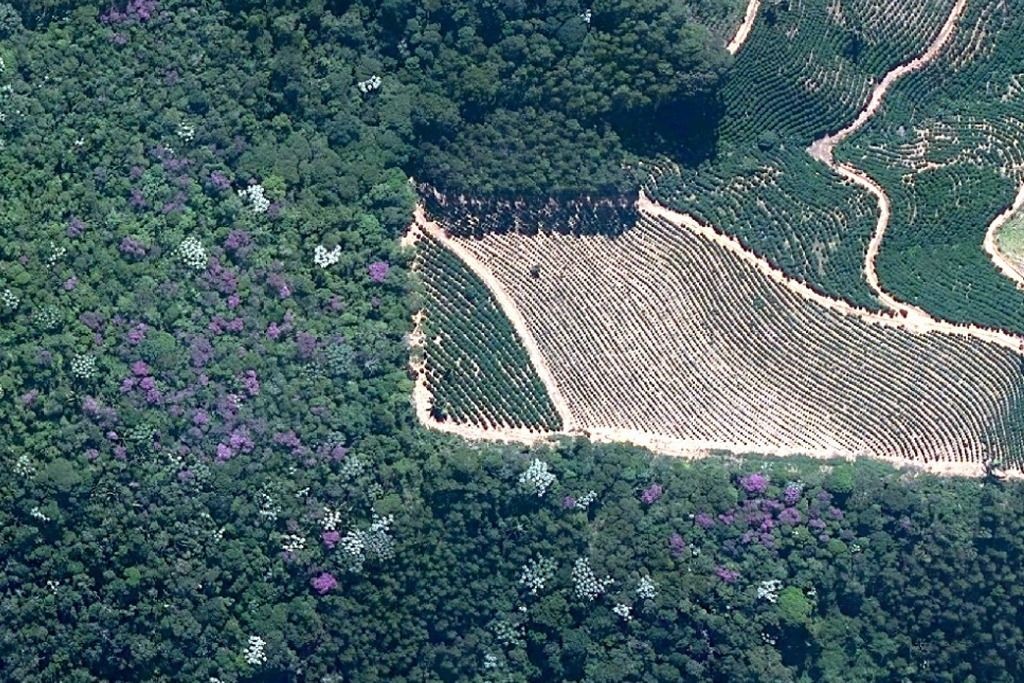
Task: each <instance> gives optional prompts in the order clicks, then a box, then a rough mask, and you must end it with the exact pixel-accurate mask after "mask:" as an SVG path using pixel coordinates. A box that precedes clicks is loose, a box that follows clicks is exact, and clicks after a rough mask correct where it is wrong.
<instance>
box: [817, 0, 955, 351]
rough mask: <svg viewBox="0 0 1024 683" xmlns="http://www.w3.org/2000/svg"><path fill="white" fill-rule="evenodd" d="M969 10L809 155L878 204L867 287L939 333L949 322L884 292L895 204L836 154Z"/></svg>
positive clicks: (881, 84) (942, 44)
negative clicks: (881, 271)
mask: <svg viewBox="0 0 1024 683" xmlns="http://www.w3.org/2000/svg"><path fill="white" fill-rule="evenodd" d="M966 9H967V0H958V2H957V3H956V5H954V6H953V9H952V10H951V11H950V13H949V16H948V17H947V18H946V21H945V23H944V24H943V25H942V28H941V29H940V30H939V34H938V35H937V36H936V37H935V40H933V41H932V43H931V45H929V46H928V49H926V50H925V51H924V52H923V53H922V54H920V55H918V56H917V57H915V58H914V59H912V60H910V61H909V62H906V63H905V64H901V65H899V66H897V67H896V68H894V69H893V70H892V71H890V72H889V73H887V74H886V75H885V77H884V78H882V80H881V82H879V84H878V85H876V86H875V88H874V90H873V91H872V92H871V97H870V98H869V99H868V103H867V105H866V106H865V107H864V109H863V110H861V112H860V114H859V115H858V116H857V118H856V119H854V120H853V122H852V123H851V124H850V125H848V126H846V127H845V128H843V129H842V130H839V131H837V132H836V133H833V134H831V135H826V136H825V137H823V138H821V139H820V140H815V141H814V142H813V143H812V144H811V146H810V147H809V148H808V149H807V151H808V153H809V154H810V155H811V156H812V157H814V158H815V159H817V160H818V161H820V162H822V163H823V164H825V165H826V166H828V167H829V168H831V169H832V170H833V171H834V172H836V173H838V174H839V175H841V176H842V177H844V178H846V179H847V180H849V181H850V182H852V183H854V184H856V185H858V186H860V187H861V188H863V189H865V190H867V191H868V192H869V193H870V194H871V195H873V196H874V197H875V199H876V200H877V201H878V209H879V212H878V223H877V225H876V227H875V232H874V234H873V235H872V236H871V241H870V242H869V243H868V250H867V254H866V256H865V258H864V275H865V277H866V279H867V282H868V286H869V287H870V288H871V290H872V291H873V292H874V293H875V295H876V296H877V297H878V300H879V301H880V302H881V303H882V305H883V306H885V307H886V308H889V309H892V310H894V311H897V312H899V313H900V315H902V316H905V317H906V318H907V320H908V321H909V322H911V323H912V324H913V325H915V326H920V327H922V328H928V327H930V328H931V329H935V330H940V331H943V330H944V329H945V326H946V325H947V323H943V322H941V321H939V320H937V319H935V318H934V317H933V316H931V315H930V314H929V313H928V312H926V311H924V310H923V309H921V308H918V307H917V306H913V305H911V304H908V303H905V302H902V301H900V300H898V299H897V298H896V297H894V296H893V295H891V294H889V293H888V292H887V291H885V289H884V288H883V287H882V285H881V283H880V282H879V280H878V271H877V269H876V267H875V262H876V261H877V260H878V252H879V250H880V249H881V246H882V240H883V239H884V238H885V231H886V230H887V229H888V228H889V221H890V219H891V216H892V205H891V203H890V201H889V196H888V195H887V194H886V193H885V190H884V189H883V188H882V186H881V185H879V184H878V183H877V182H876V181H875V180H874V179H873V178H871V177H870V176H869V175H867V174H866V173H864V171H861V170H860V169H858V168H855V167H853V166H850V165H849V164H842V163H838V162H837V161H836V160H835V154H834V152H835V147H836V145H838V144H839V143H840V142H842V141H843V140H845V139H846V138H848V137H850V136H851V135H853V134H854V133H855V132H857V131H858V130H860V129H861V128H863V127H864V125H865V124H867V122H868V121H870V120H871V117H872V116H874V115H875V114H876V113H877V112H878V110H879V108H881V106H882V103H883V102H884V100H885V95H886V93H887V92H888V91H889V89H890V88H892V86H893V85H894V84H895V83H896V82H897V81H898V80H900V79H901V78H903V77H904V76H907V75H908V74H911V73H914V72H915V71H920V70H921V69H923V68H924V67H926V66H927V65H928V64H930V63H931V62H932V61H934V60H935V58H936V57H938V56H939V55H940V54H941V53H942V50H943V49H944V48H945V47H946V45H947V44H948V43H949V40H950V38H952V37H953V34H954V32H955V31H956V28H957V26H958V24H959V21H960V17H961V16H963V13H964V10H966ZM958 327H959V326H958ZM971 327H974V326H971Z"/></svg>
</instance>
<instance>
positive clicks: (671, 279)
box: [453, 214, 1024, 467]
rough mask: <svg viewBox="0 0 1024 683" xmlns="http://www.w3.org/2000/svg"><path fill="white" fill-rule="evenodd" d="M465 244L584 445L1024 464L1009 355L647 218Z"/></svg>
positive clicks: (1014, 369)
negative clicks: (901, 321)
mask: <svg viewBox="0 0 1024 683" xmlns="http://www.w3.org/2000/svg"><path fill="white" fill-rule="evenodd" d="M453 241H454V242H456V243H457V244H458V245H459V247H460V248H463V249H466V250H467V251H469V252H470V253H472V255H473V256H474V257H475V258H476V259H477V260H479V261H480V262H481V263H483V264H485V265H486V266H487V267H488V268H489V269H490V270H491V272H492V273H493V275H494V278H495V279H496V281H497V283H499V286H500V287H501V288H502V289H503V290H504V291H506V292H507V293H508V294H509V296H510V297H511V299H512V300H513V301H514V304H515V306H516V307H517V308H518V310H519V311H520V312H521V313H522V315H523V317H524V319H525V320H526V321H527V324H528V326H529V328H530V331H531V333H532V336H533V338H534V339H536V343H537V345H538V347H539V350H540V352H541V353H542V354H543V356H544V359H545V361H546V364H547V366H548V367H549V368H550V370H551V372H552V374H553V375H554V380H555V382H556V384H557V386H558V389H559V391H560V393H561V394H562V395H563V396H564V398H565V400H566V402H567V403H568V405H569V409H570V411H571V413H572V422H573V423H574V424H575V425H576V427H577V428H578V429H579V430H581V431H582V432H583V433H590V434H591V435H592V436H596V437H599V438H602V437H605V438H616V437H624V438H627V439H629V438H630V437H631V436H634V435H637V434H643V435H647V436H649V437H651V439H652V440H653V441H658V440H661V441H663V442H664V443H665V444H672V445H674V446H675V447H679V448H685V447H689V448H693V449H698V448H724V449H729V450H734V451H744V450H751V451H759V452H776V453H796V452H802V453H811V454H816V455H844V456H856V455H866V456H872V457H878V458H884V459H889V460H893V461H901V462H908V461H913V462H917V463H929V462H931V463H935V464H938V465H941V464H942V463H951V464H952V463H974V464H978V463H981V462H982V461H984V460H995V461H1000V462H1003V463H1007V464H1012V465H1013V466H1014V467H1020V466H1021V464H1022V463H1024V443H1022V438H1024V437H1022V434H1021V407H1022V406H1024V376H1022V367H1021V358H1020V356H1018V355H1017V354H1016V353H1014V352H1013V351H1011V350H1008V349H1006V348H1003V347H1000V346H997V345H994V344H984V343H979V342H978V341H977V340H976V339H973V338H970V337H966V336H956V335H949V334H940V333H925V334H912V333H910V332H908V331H906V330H905V329H901V328H900V327H899V325H898V323H896V322H893V321H892V319H888V318H885V317H883V316H877V320H874V321H870V320H865V319H862V318H860V317H857V316H854V315H847V314H843V313H841V312H839V311H836V310H831V309H830V308H828V307H826V306H823V305H821V304H819V303H816V302H814V301H811V300H808V299H807V298H805V297H804V296H801V295H800V294H799V293H797V292H795V291H794V290H793V288H792V287H790V286H787V285H786V284H784V283H782V282H780V281H779V280H777V279H773V278H770V277H766V274H765V272H764V269H766V268H768V266H767V264H764V263H763V262H762V263H761V264H760V266H758V265H757V264H754V263H752V262H751V261H750V260H749V259H743V258H740V257H739V256H737V254H736V253H735V251H734V250H733V249H730V248H726V247H725V246H723V245H722V244H720V243H718V242H717V241H716V240H715V239H712V238H709V237H708V236H707V235H702V234H699V233H698V232H695V231H693V230H690V229H687V228H686V227H685V226H681V225H679V224H675V223H672V222H669V221H667V220H664V219H662V218H656V217H652V216H651V215H649V214H645V215H644V217H643V218H642V220H641V221H640V222H639V223H638V224H637V225H636V226H634V227H632V228H629V229H627V230H625V231H624V232H623V233H622V234H621V235H619V236H617V237H610V236H602V235H594V236H589V235H588V236H574V235H566V234H559V233H554V232H549V233H542V234H539V235H535V236H527V235H522V234H516V233H508V234H501V235H498V234H493V235H487V236H484V237H481V238H454V239H453ZM534 266H539V271H540V273H541V275H540V277H533V276H531V274H530V269H531V268H532V267H534Z"/></svg>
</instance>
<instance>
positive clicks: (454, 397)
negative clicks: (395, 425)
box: [416, 235, 560, 431]
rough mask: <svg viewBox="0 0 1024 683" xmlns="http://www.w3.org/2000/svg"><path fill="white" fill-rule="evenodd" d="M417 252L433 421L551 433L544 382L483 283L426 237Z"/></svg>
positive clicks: (554, 424)
mask: <svg viewBox="0 0 1024 683" xmlns="http://www.w3.org/2000/svg"><path fill="white" fill-rule="evenodd" d="M416 249H417V259H418V260H419V267H418V271H419V273H420V276H421V277H422V278H423V280H424V285H425V294H426V302H425V304H426V305H425V307H424V311H423V312H424V315H425V322H424V324H423V329H422V334H423V345H424V347H425V348H424V355H425V363H424V368H423V372H424V373H425V375H426V382H427V387H428V388H429V389H430V392H431V395H432V397H433V412H434V417H435V418H436V419H439V420H453V421H455V422H460V423H465V422H470V423H473V424H478V425H482V426H495V427H497V426H509V427H529V428H533V429H537V430H541V431H558V429H559V428H560V421H559V418H558V415H557V413H556V412H555V407H554V405H552V403H551V400H550V399H549V398H548V395H547V391H546V390H545V388H544V385H543V384H542V383H541V381H540V378H539V377H537V374H536V371H535V370H534V369H533V366H532V365H531V364H530V359H529V358H528V357H527V355H526V351H525V350H524V349H523V347H522V345H521V344H520V342H519V338H518V337H517V336H516V333H515V330H513V329H512V325H511V323H510V322H509V321H508V319H507V318H506V317H505V314H504V313H502V311H501V309H500V308H499V307H498V304H497V302H496V301H495V300H494V297H493V296H492V295H491V293H490V292H488V291H487V288H486V287H485V286H484V284H483V283H482V282H481V281H480V280H479V279H478V278H477V277H476V276H475V275H474V274H473V273H472V272H471V271H469V270H468V269H467V268H466V266H465V265H463V263H462V262H461V261H460V260H459V259H458V257H456V256H455V255H454V254H452V253H451V252H450V251H448V250H447V249H446V248H445V247H444V246H442V245H441V244H439V243H438V242H437V241H436V240H435V239H434V238H432V237H430V236H429V235H423V236H422V237H421V239H420V240H419V242H418V243H417V247H416Z"/></svg>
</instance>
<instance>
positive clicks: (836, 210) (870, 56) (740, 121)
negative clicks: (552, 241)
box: [648, 0, 954, 308]
mask: <svg viewBox="0 0 1024 683" xmlns="http://www.w3.org/2000/svg"><path fill="white" fill-rule="evenodd" d="M953 6H954V1H953V0H911V1H909V2H908V1H906V0H898V1H897V0H890V1H888V2H875V1H871V0H854V1H850V0H847V1H845V2H844V1H842V0H839V1H831V2H826V1H825V0H805V1H802V2H791V3H788V4H785V5H766V6H765V7H762V9H761V13H760V15H759V20H758V21H757V22H756V23H755V25H754V29H753V31H752V32H751V34H750V37H749V39H748V41H747V43H746V44H745V45H744V46H743V49H742V50H740V51H739V53H738V57H737V60H736V64H735V66H734V67H733V70H732V74H731V76H730V79H729V81H728V83H727V84H726V85H725V87H724V88H723V93H722V99H723V113H722V117H721V124H720V126H719V128H718V135H719V140H718V144H719V148H720V149H719V154H718V155H717V156H716V157H715V159H714V160H712V161H711V162H708V163H706V164H704V165H702V166H701V167H699V168H697V169H696V170H680V169H678V168H677V167H675V166H673V165H669V164H660V165H659V166H658V168H656V169H655V170H654V173H653V176H654V180H653V182H652V183H651V184H650V185H648V190H649V191H650V192H652V194H654V195H655V196H656V197H657V198H658V199H659V200H660V201H663V202H665V203H666V204H669V205H671V206H672V207H674V208H677V209H679V210H680V211H684V212H687V213H691V214H693V215H695V216H697V217H699V218H700V219H701V220H703V221H705V222H708V223H711V224H713V225H717V226H721V227H722V228H723V229H727V230H728V231H729V232H730V233H731V234H734V235H736V236H737V237H739V238H740V239H741V240H742V241H743V242H744V244H746V245H747V246H748V247H750V248H751V249H752V250H753V251H755V252H757V253H758V254H761V255H762V256H764V257H765V258H766V259H768V260H769V261H770V262H771V263H773V264H774V265H776V266H777V267H779V268H781V269H782V270H783V271H785V272H786V273H787V274H788V275H790V276H792V277H794V278H796V279H798V280H800V281H802V282H805V283H807V284H809V285H811V286H813V287H814V288H815V289H817V290H818V291H820V292H823V293H825V294H828V295H829V296H833V297H838V298H843V299H846V300H847V301H850V302H852V303H854V304H856V305H858V306H863V307H868V308H878V307H879V303H878V301H877V300H876V298H875V296H874V295H873V294H872V291H871V289H870V288H869V287H868V284H867V282H866V281H865V279H864V276H863V260H864V253H865V250H866V249H867V245H868V242H869V240H870V239H871V235H872V233H873V230H874V225H875V220H874V216H873V214H874V213H875V212H876V210H877V208H876V207H875V206H874V200H873V198H871V197H870V196H868V195H866V194H865V193H864V192H863V190H862V189H860V188H858V187H856V186H854V185H853V184H852V183H850V182H849V181H848V180H845V179H843V178H839V177H837V176H836V175H835V174H833V173H831V172H830V171H829V170H828V169H826V168H822V167H821V164H819V163H817V162H815V161H814V160H812V159H809V158H807V155H806V153H805V151H804V150H805V149H806V147H807V146H808V145H809V144H811V142H813V141H814V140H815V139H817V138H818V137H820V136H822V135H825V134H826V133H830V132H833V131H835V130H838V129H839V128H841V127H842V126H844V125H846V124H847V123H849V122H850V121H851V120H853V119H854V118H856V116H857V113H858V112H859V111H860V110H861V109H862V108H863V106H864V104H865V102H866V101H867V99H868V96H869V94H870V92H871V87H872V85H873V84H874V83H875V82H877V81H879V80H880V79H881V78H882V76H883V75H884V74H885V73H886V72H888V71H889V70H890V69H892V68H893V67H895V66H896V65H898V64H901V63H903V62H906V61H908V60H910V59H912V58H913V57H914V56H916V55H918V54H920V53H921V52H923V51H924V50H925V49H926V48H927V46H928V45H929V44H930V43H931V42H932V41H933V40H934V39H935V37H936V36H937V35H938V33H939V30H940V27H941V26H942V25H943V23H944V21H945V19H946V18H947V17H948V15H949V13H950V11H951V9H952V8H953Z"/></svg>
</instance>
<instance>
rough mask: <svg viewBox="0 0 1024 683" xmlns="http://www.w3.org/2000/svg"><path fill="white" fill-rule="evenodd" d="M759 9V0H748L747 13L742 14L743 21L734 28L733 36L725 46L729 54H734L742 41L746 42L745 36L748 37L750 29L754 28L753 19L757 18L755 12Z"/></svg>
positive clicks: (738, 49) (741, 45)
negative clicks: (734, 33)
mask: <svg viewBox="0 0 1024 683" xmlns="http://www.w3.org/2000/svg"><path fill="white" fill-rule="evenodd" d="M760 9H761V0H750V2H749V3H748V4H747V13H746V14H745V15H744V16H743V23H742V24H740V27H739V28H738V29H737V30H736V35H735V36H733V38H732V40H730V41H729V44H728V45H726V46H725V50H726V52H728V53H729V54H731V55H734V54H736V53H737V52H739V51H740V48H741V47H743V43H745V42H747V38H749V37H750V30H751V29H752V28H754V20H755V19H757V13H758V11H760Z"/></svg>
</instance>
